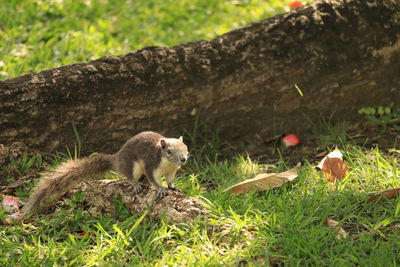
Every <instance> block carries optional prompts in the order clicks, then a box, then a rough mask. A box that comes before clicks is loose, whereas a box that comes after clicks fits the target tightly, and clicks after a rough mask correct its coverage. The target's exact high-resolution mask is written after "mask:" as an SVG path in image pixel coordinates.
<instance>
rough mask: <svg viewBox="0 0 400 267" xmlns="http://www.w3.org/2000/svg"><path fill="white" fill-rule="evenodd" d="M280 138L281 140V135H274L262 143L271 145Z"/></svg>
mask: <svg viewBox="0 0 400 267" xmlns="http://www.w3.org/2000/svg"><path fill="white" fill-rule="evenodd" d="M281 138H282V135H281V134H279V135H275V136H272V137H269V138H267V139H264V143H266V144H268V143H272V142H274V141H277V140H279V139H281Z"/></svg>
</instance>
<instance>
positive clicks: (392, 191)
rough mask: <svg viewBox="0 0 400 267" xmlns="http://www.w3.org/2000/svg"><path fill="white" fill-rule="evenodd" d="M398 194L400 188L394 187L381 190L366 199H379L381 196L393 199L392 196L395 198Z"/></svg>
mask: <svg viewBox="0 0 400 267" xmlns="http://www.w3.org/2000/svg"><path fill="white" fill-rule="evenodd" d="M398 196H400V188H394V189H390V190H385V191H382V192H380V193H378V194H376V195H374V196H372V197H370V198H368V201H375V200H380V199H382V198H388V199H394V198H397V197H398Z"/></svg>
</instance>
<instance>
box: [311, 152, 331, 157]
mask: <svg viewBox="0 0 400 267" xmlns="http://www.w3.org/2000/svg"><path fill="white" fill-rule="evenodd" d="M326 155H328V152H327V151H322V152H319V153H318V154H317V155H315V156H314V158H322V157H325V156H326Z"/></svg>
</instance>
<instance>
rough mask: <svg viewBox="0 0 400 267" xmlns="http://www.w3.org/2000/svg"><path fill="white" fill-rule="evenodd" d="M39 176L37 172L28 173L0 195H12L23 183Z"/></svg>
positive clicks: (8, 186)
mask: <svg viewBox="0 0 400 267" xmlns="http://www.w3.org/2000/svg"><path fill="white" fill-rule="evenodd" d="M36 176H37V172H36V171H32V172H30V173H28V174H27V175H25V176H23V177H21V178H20V179H18V180H17V181H15V182H13V183H11V184H9V185H7V186H6V187H5V188H4V189H3V190H2V191H1V192H0V194H3V195H5V194H10V193H12V192H13V191H14V190H15V189H16V188H18V187H19V186H20V185H22V184H23V183H25V182H26V181H27V180H29V179H31V178H33V177H36Z"/></svg>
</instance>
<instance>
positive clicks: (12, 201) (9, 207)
mask: <svg viewBox="0 0 400 267" xmlns="http://www.w3.org/2000/svg"><path fill="white" fill-rule="evenodd" d="M1 205H2V207H3V209H5V210H6V211H8V212H10V213H11V212H15V211H19V198H17V197H13V196H3V201H2V204H1Z"/></svg>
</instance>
